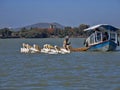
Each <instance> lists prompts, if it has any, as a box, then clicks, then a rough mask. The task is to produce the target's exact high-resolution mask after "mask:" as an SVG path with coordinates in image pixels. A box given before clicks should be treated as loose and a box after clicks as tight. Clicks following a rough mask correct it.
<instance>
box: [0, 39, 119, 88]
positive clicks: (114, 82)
mask: <svg viewBox="0 0 120 90" xmlns="http://www.w3.org/2000/svg"><path fill="white" fill-rule="evenodd" d="M70 40H71V44H72V46H73V47H81V46H83V40H84V39H80V38H71V39H70ZM62 41H63V38H62V39H61V38H60V39H59V38H58V39H57V38H46V39H0V90H120V47H118V48H117V50H116V51H114V52H90V51H89V52H72V53H70V54H56V55H49V54H41V53H38V54H23V53H20V48H21V47H22V43H23V42H25V43H29V44H31V45H32V44H34V43H35V44H38V45H40V46H41V47H42V46H43V45H44V44H46V43H48V44H52V45H58V46H62Z"/></svg>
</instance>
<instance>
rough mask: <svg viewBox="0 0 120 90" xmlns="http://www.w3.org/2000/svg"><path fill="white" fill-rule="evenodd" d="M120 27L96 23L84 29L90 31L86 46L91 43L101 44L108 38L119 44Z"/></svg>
mask: <svg viewBox="0 0 120 90" xmlns="http://www.w3.org/2000/svg"><path fill="white" fill-rule="evenodd" d="M117 30H118V29H117V28H115V27H113V26H110V25H106V24H105V25H103V24H102V25H96V26H93V27H90V28H88V29H85V30H84V31H89V33H90V36H89V37H88V38H87V39H86V40H85V42H84V44H85V46H86V47H89V46H91V45H95V44H99V43H102V42H105V41H108V40H111V41H113V42H114V43H116V44H118V35H117V32H116V31H117Z"/></svg>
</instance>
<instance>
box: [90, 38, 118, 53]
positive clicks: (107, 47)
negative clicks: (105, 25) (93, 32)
mask: <svg viewBox="0 0 120 90" xmlns="http://www.w3.org/2000/svg"><path fill="white" fill-rule="evenodd" d="M116 47H117V44H116V43H115V42H113V41H111V40H108V41H104V42H102V43H99V44H95V45H92V46H90V47H89V49H88V50H93V51H114V50H116Z"/></svg>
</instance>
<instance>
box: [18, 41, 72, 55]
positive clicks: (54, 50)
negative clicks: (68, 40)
mask: <svg viewBox="0 0 120 90" xmlns="http://www.w3.org/2000/svg"><path fill="white" fill-rule="evenodd" d="M20 52H21V53H47V54H67V53H70V49H68V50H66V49H65V48H61V47H58V46H57V45H55V46H53V45H50V44H45V45H43V48H41V47H40V46H39V45H36V44H33V46H31V45H29V44H26V43H23V44H22V48H21V49H20Z"/></svg>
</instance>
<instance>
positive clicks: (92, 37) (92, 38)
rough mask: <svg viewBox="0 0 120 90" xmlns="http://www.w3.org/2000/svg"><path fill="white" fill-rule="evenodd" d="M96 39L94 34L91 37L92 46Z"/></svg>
mask: <svg viewBox="0 0 120 90" xmlns="http://www.w3.org/2000/svg"><path fill="white" fill-rule="evenodd" d="M94 39H95V35H94V34H92V35H91V36H90V44H93V43H94Z"/></svg>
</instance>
